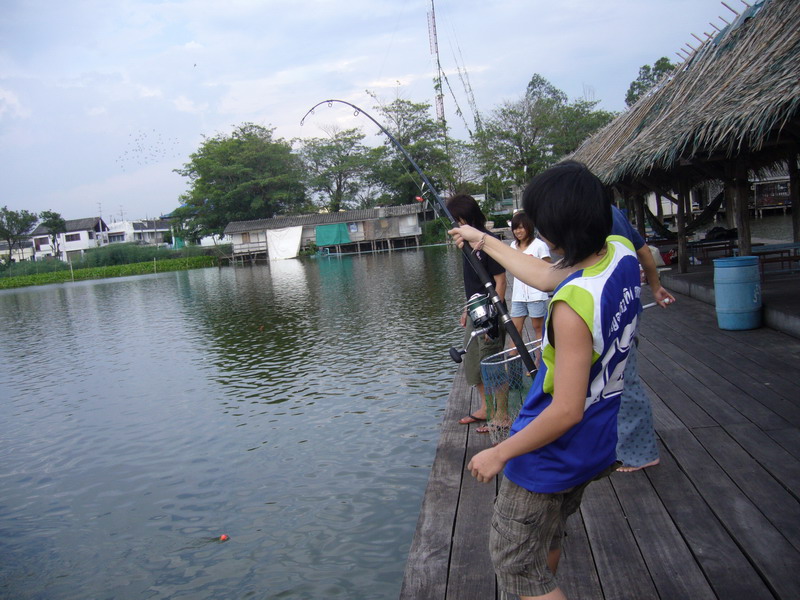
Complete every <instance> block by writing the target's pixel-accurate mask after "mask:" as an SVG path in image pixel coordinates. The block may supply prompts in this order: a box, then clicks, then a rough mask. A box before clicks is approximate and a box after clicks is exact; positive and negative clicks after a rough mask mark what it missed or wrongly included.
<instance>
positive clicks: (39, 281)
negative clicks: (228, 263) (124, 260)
mask: <svg viewBox="0 0 800 600" xmlns="http://www.w3.org/2000/svg"><path fill="white" fill-rule="evenodd" d="M218 264H219V257H217V256H208V255H204V256H186V257H181V258H168V259H162V260H157V259H153V260H151V261H147V262H138V263H130V264H125V265H110V266H104V267H87V268H81V269H69V268H67V269H64V270H59V271H50V272H48V273H34V274H32V275H16V276H10V277H0V289H11V288H19V287H28V286H34V285H47V284H51V283H68V282H71V281H85V280H88V279H107V278H111V277H130V276H132V275H149V274H152V273H164V272H167V271H185V270H188V269H201V268H204V267H215V266H217V265H218Z"/></svg>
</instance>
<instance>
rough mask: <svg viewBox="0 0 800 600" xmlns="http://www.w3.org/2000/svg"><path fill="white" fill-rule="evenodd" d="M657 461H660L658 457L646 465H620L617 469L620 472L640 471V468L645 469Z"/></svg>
mask: <svg viewBox="0 0 800 600" xmlns="http://www.w3.org/2000/svg"><path fill="white" fill-rule="evenodd" d="M659 462H661V461H660V460H659V459H658V458H657V459H655V460H652V461H650V462H649V463H647V464H646V465H642V466H641V467H628V466H625V465H623V466H621V467H620V468H618V469H617V471H619V472H620V473H633V472H634V471H641V470H642V469H646V468H647V467H655V466H656V465H657V464H658V463H659Z"/></svg>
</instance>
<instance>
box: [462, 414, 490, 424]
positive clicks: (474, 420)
mask: <svg viewBox="0 0 800 600" xmlns="http://www.w3.org/2000/svg"><path fill="white" fill-rule="evenodd" d="M485 420H486V419H481V418H480V417H476V416H475V415H468V416H466V417H462V418H460V419H459V420H458V422H459V423H461V424H462V425H469V424H470V423H483V422H484V421H485Z"/></svg>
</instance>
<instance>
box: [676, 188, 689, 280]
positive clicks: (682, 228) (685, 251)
mask: <svg viewBox="0 0 800 600" xmlns="http://www.w3.org/2000/svg"><path fill="white" fill-rule="evenodd" d="M688 202H689V182H688V181H687V180H686V178H685V177H682V178H681V179H680V181H679V182H678V215H677V216H678V219H677V220H678V273H686V272H687V271H688V270H689V248H688V246H687V243H686V206H687V203H688Z"/></svg>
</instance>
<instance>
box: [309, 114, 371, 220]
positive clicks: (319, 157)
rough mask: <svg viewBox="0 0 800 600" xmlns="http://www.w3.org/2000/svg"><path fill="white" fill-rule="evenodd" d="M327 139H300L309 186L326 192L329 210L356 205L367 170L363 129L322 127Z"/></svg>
mask: <svg viewBox="0 0 800 600" xmlns="http://www.w3.org/2000/svg"><path fill="white" fill-rule="evenodd" d="M323 130H324V131H325V132H326V133H327V134H328V138H327V139H321V138H311V139H307V140H303V141H301V144H302V146H301V150H300V156H301V158H302V159H303V163H304V164H305V167H306V172H307V179H306V182H307V184H308V187H309V188H310V189H312V190H313V191H315V192H317V193H319V194H323V195H324V197H325V199H326V202H325V206H326V207H327V209H328V210H329V211H330V212H337V211H339V210H340V209H342V208H354V207H355V206H356V205H357V203H358V199H357V196H358V191H359V188H360V187H361V180H362V178H363V175H364V173H365V171H366V166H367V156H368V150H367V148H366V147H365V146H364V145H363V144H362V142H363V141H364V134H363V133H362V132H361V130H360V129H346V130H340V129H338V128H336V127H329V128H323Z"/></svg>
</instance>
